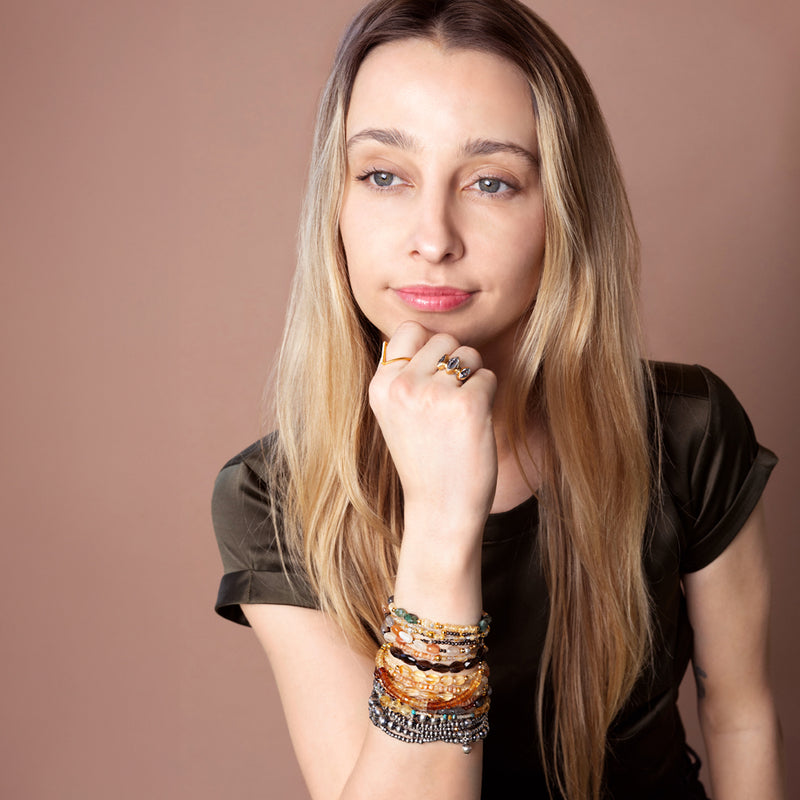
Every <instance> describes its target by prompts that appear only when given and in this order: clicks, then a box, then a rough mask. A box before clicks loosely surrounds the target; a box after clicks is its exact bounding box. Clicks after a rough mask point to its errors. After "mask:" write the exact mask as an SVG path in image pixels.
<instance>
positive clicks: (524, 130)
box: [347, 39, 536, 149]
mask: <svg viewBox="0 0 800 800" xmlns="http://www.w3.org/2000/svg"><path fill="white" fill-rule="evenodd" d="M363 128H396V129H399V130H404V131H409V132H410V133H412V134H413V135H414V136H417V137H419V138H420V139H421V140H423V141H424V140H426V139H429V138H431V139H436V140H437V141H442V140H445V141H446V140H449V139H452V138H454V137H463V136H480V137H487V138H499V139H503V140H513V141H516V142H517V143H518V144H520V145H521V146H525V147H530V148H534V149H535V144H536V121H535V117H534V113H533V102H532V99H531V92H530V87H529V85H528V82H527V81H526V79H525V77H524V76H523V75H522V73H521V72H520V71H519V69H518V68H517V67H516V66H515V65H514V64H512V63H511V62H510V61H508V60H506V59H504V58H501V57H500V56H497V55H494V54H491V53H485V52H482V51H479V50H468V49H463V48H452V47H443V46H442V45H440V44H439V43H438V42H435V41H431V40H427V39H404V40H401V41H398V42H391V43H389V44H384V45H380V46H379V47H376V48H375V49H374V50H373V51H372V52H370V53H369V55H368V56H367V57H366V58H365V59H364V62H363V63H362V64H361V67H360V69H359V71H358V74H357V75H356V80H355V83H354V85H353V91H352V95H351V99H350V106H349V109H348V114H347V136H348V137H349V136H352V135H353V134H355V133H357V132H358V131H359V130H361V129H363Z"/></svg>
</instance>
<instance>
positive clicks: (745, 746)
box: [698, 690, 785, 800]
mask: <svg viewBox="0 0 800 800" xmlns="http://www.w3.org/2000/svg"><path fill="white" fill-rule="evenodd" d="M716 706H717V707H715V703H714V702H713V701H712V702H709V699H708V698H705V699H701V700H699V702H698V711H699V715H700V724H701V727H702V731H703V739H704V740H705V744H706V749H707V751H708V757H709V771H710V774H711V788H712V792H711V793H712V796H713V797H714V800H751V799H752V800H756V799H757V800H783V798H784V797H785V789H784V779H783V745H782V737H781V731H780V724H779V721H778V717H777V714H776V712H775V706H774V702H773V699H772V696H771V694H770V693H769V691H767V690H765V691H764V692H763V693H762V696H761V697H759V698H757V699H756V700H754V701H753V702H751V703H750V704H749V708H747V709H746V710H741V709H740V710H739V711H738V713H737V711H736V709H733V710H732V709H731V707H730V705H729V707H728V708H720V703H719V701H718V702H717V703H716Z"/></svg>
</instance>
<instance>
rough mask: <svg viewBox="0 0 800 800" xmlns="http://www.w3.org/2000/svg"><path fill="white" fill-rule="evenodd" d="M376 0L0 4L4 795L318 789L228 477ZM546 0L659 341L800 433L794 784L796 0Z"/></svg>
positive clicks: (211, 794)
mask: <svg viewBox="0 0 800 800" xmlns="http://www.w3.org/2000/svg"><path fill="white" fill-rule="evenodd" d="M358 6H359V1H358V0H294V2H292V3H277V2H271V1H270V0H261V1H260V2H254V1H253V0H237V2H235V3H222V2H218V1H216V0H192V2H189V0H185V1H184V2H173V1H171V0H165V1H164V2H152V1H146V2H137V3H134V2H130V0H116V1H115V0H103V1H102V2H101V0H72V2H68V3H67V2H57V1H56V0H50V1H48V0H3V2H2V4H0V103H1V105H0V109H2V111H1V113H2V124H0V189H1V190H2V201H1V202H2V206H1V211H0V258H2V273H1V276H0V281H2V284H1V285H2V292H1V293H0V297H1V298H2V306H3V307H2V314H0V325H1V326H2V376H3V391H2V401H1V402H2V420H3V447H2V481H1V483H0V492H1V493H2V508H3V531H2V564H3V579H2V582H0V584H1V585H2V601H3V606H2V607H3V614H2V628H1V629H0V636H1V638H0V641H1V642H2V648H3V650H2V652H3V657H2V667H1V668H0V669H2V685H3V700H2V707H1V708H0V711H1V713H0V719H2V721H3V722H2V726H0V727H1V728H2V734H0V736H1V737H2V739H1V740H0V754H2V755H0V759H2V765H0V796H2V797H4V798H14V799H15V800H16V799H20V800H45V799H47V800H50V798H53V799H54V800H55V799H56V798H57V799H58V800H64V799H67V800H70V799H71V798H75V799H76V800H78V799H80V800H87V799H88V800H95V798H97V799H98V800H99V799H100V798H103V800H105V798H114V799H115V800H141V798H150V799H153V800H155V799H157V798H170V800H174V799H175V798H192V800H212V799H214V798H223V797H226V798H228V797H265V798H304V797H305V793H304V790H303V789H302V786H301V783H300V780H299V775H298V772H297V768H296V767H295V765H294V762H293V759H292V757H291V755H290V745H289V743H288V739H287V735H286V732H285V726H284V723H283V720H282V716H281V713H280V710H279V705H278V700H277V696H276V692H275V689H274V686H273V684H272V680H271V676H270V672H269V668H268V665H267V663H266V660H265V659H264V658H263V657H262V655H261V653H260V652H259V649H258V646H257V644H256V642H255V640H254V638H253V637H252V635H250V634H249V632H248V631H246V630H244V629H241V628H238V627H235V626H233V625H231V624H230V623H227V622H224V621H222V620H220V619H218V618H216V617H215V616H214V614H213V612H212V604H213V601H214V597H215V593H216V587H217V581H218V579H219V575H220V564H219V560H218V556H217V552H216V546H215V544H214V540H213V535H212V530H211V523H210V519H209V494H210V490H211V485H212V481H213V479H214V475H215V473H216V471H217V469H218V468H219V467H220V466H221V464H222V463H223V462H224V461H225V460H226V459H227V458H228V457H229V456H231V455H233V454H234V453H235V452H236V451H237V450H238V449H240V448H241V447H243V446H245V445H246V444H248V443H249V442H250V441H252V440H253V439H255V438H256V437H257V435H258V433H259V427H258V419H259V403H260V397H261V392H262V386H263V384H264V380H265V377H266V375H267V372H268V369H269V366H270V363H271V360H272V358H273V355H274V352H275V348H276V345H277V342H278V337H279V331H280V328H281V324H282V318H283V313H284V309H285V304H286V296H287V290H288V284H289V277H290V272H291V268H292V262H293V250H294V229H295V224H296V218H297V213H298V208H299V203H300V196H301V190H302V184H303V179H304V174H305V170H306V166H307V153H308V149H309V144H310V138H311V126H312V119H313V108H314V104H315V101H316V98H317V96H318V92H319V89H320V87H321V84H322V82H323V80H324V77H325V75H326V71H327V69H328V66H329V64H330V61H331V57H332V53H333V48H334V45H335V41H336V39H337V37H338V34H339V32H340V31H341V29H342V27H343V25H344V23H345V21H346V20H347V19H348V18H349V17H350V16H351V15H352V13H353V12H354V11H355V10H356V8H357V7H358ZM536 8H537V10H538V11H539V12H540V13H541V14H542V15H543V16H544V17H545V19H547V20H549V21H550V22H551V23H552V24H553V25H554V27H555V28H556V30H558V31H559V32H560V33H561V34H562V36H563V37H564V38H565V39H566V41H567V42H568V43H569V44H570V45H571V47H572V48H573V49H574V51H575V53H576V54H577V56H578V58H579V59H580V60H581V61H582V63H583V64H584V66H585V67H586V69H587V71H588V72H589V75H590V77H591V78H592V80H593V82H594V85H595V87H596V89H597V92H598V94H599V97H600V100H601V104H602V105H603V107H604V109H605V112H606V114H607V117H608V120H609V124H610V127H611V129H612V133H613V134H614V137H615V141H616V143H617V146H618V150H619V154H620V158H621V161H622V164H623V168H624V171H625V174H626V177H627V180H628V183H629V187H630V194H631V199H632V203H633V206H634V211H635V213H636V216H637V220H638V223H639V228H640V233H641V236H642V240H643V249H644V261H645V271H644V284H643V303H644V307H645V312H646V317H647V330H648V336H649V343H650V349H651V353H652V355H654V356H656V357H660V358H664V359H669V360H678V361H692V362H694V361H697V362H701V363H704V364H707V365H708V366H710V367H711V368H712V369H714V370H715V371H717V372H718V373H720V374H721V375H722V376H723V377H724V378H725V379H726V380H727V381H728V382H729V383H730V385H731V386H732V387H733V388H734V390H735V391H736V392H737V394H738V395H739V397H740V399H741V400H742V401H743V403H744V404H745V406H746V408H747V409H748V410H749V412H750V415H751V417H752V420H753V422H754V425H755V427H756V431H757V433H758V434H759V437H760V439H761V441H762V442H763V443H765V444H767V445H768V446H770V447H772V448H773V449H775V450H777V452H778V453H779V455H780V456H781V457H782V462H781V464H780V465H779V467H778V469H777V471H776V473H775V474H774V476H773V479H772V481H771V482H770V485H769V487H768V489H767V494H766V496H767V502H768V514H769V522H770V527H771V549H772V560H773V564H774V570H775V592H774V625H773V630H774V647H773V654H774V658H773V665H774V676H775V686H776V690H777V696H778V701H779V704H780V709H781V714H782V717H783V724H784V730H785V736H786V748H787V754H788V756H789V757H788V759H787V760H788V772H789V786H790V796H793V797H796V796H798V793H800V768H798V764H797V759H796V758H795V757H794V756H795V755H796V754H797V752H798V747H800V710H799V708H798V693H799V692H800V690H798V686H797V681H796V674H797V652H798V643H797V635H796V630H797V624H798V619H797V618H798V594H800V592H799V590H798V580H797V567H798V537H797V531H798V522H799V521H800V520H799V519H798V512H797V507H796V500H797V497H796V495H797V478H798V467H799V465H800V455H798V424H797V421H796V414H795V409H796V406H797V402H798V377H797V367H798V360H797V357H796V348H797V344H798V315H797V312H796V306H797V302H798V254H799V253H798V251H800V246H799V245H800V219H798V215H799V211H798V210H799V209H800V155H799V154H800V147H798V142H800V103H799V102H798V96H799V92H798V89H800V85H799V84H800V56H798V50H797V47H796V40H797V33H798V26H799V25H800V9H798V7H797V6H796V4H793V3H791V2H789V0H783V1H779V0H762V2H760V3H758V4H756V3H753V2H751V1H750V0H747V2H745V1H744V0H714V1H713V2H707V3H695V2H692V1H691V0H672V2H669V3H659V4H655V3H642V2H638V1H637V2H634V0H606V2H604V3H601V4H598V3H596V2H593V1H592V0H572V1H567V0H541V2H539V3H537V5H536ZM684 695H685V697H684V700H683V706H684V708H685V709H687V712H688V715H689V716H690V717H691V706H692V702H691V701H692V690H691V687H689V686H685V691H684ZM689 724H690V728H691V732H692V733H691V735H692V737H693V739H694V741H695V743H696V742H697V731H696V726H695V724H694V723H693V722H691V721H690V723H689Z"/></svg>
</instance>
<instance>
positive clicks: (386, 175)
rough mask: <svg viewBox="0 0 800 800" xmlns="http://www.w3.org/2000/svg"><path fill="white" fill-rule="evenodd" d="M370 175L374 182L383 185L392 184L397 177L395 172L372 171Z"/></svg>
mask: <svg viewBox="0 0 800 800" xmlns="http://www.w3.org/2000/svg"><path fill="white" fill-rule="evenodd" d="M370 176H371V177H372V182H373V183H374V184H375V185H376V186H381V187H386V186H391V185H392V184H393V183H394V179H395V178H396V177H397V176H396V175H395V174H394V173H393V172H371V173H370Z"/></svg>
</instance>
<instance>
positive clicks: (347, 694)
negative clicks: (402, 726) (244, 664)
mask: <svg viewBox="0 0 800 800" xmlns="http://www.w3.org/2000/svg"><path fill="white" fill-rule="evenodd" d="M243 609H244V612H245V615H246V616H247V618H248V620H249V621H250V624H251V625H252V626H253V629H254V630H255V632H256V635H257V636H258V638H259V640H260V642H261V644H262V645H263V647H264V649H265V651H266V653H267V656H268V658H269V661H270V664H271V666H272V671H273V673H274V675H275V680H276V682H277V685H278V690H279V692H280V696H281V702H282V704H283V710H284V714H285V715H286V721H287V724H288V726H289V732H290V734H291V737H292V744H293V745H294V750H295V755H296V756H297V760H298V763H299V764H300V769H301V770H302V773H303V777H304V778H305V781H306V785H307V786H308V790H309V793H310V795H311V797H312V798H313V800H337V798H341V800H344V799H345V798H356V799H357V800H366V798H369V800H381V799H382V798H387V799H388V798H392V799H393V800H396V798H398V797H413V798H420V799H421V798H428V797H431V798H434V797H435V798H437V800H440V799H441V798H445V799H446V798H464V799H465V800H473V799H475V800H476V799H477V798H478V797H479V796H480V775H481V759H482V747H481V746H480V745H476V746H475V747H474V748H473V750H472V752H471V753H470V754H469V755H465V754H464V753H463V752H462V750H461V748H460V747H459V746H458V745H453V744H443V743H441V742H434V743H430V744H424V745H416V744H406V743H404V742H398V741H396V740H395V739H392V738H390V737H389V736H387V735H386V734H384V733H382V732H381V731H379V730H378V729H377V728H375V727H373V726H372V725H371V724H370V722H369V719H368V716H367V698H368V697H369V693H370V690H371V688H372V673H373V670H374V667H375V664H374V661H373V659H371V658H369V657H367V656H361V655H357V654H356V653H354V652H353V651H352V650H351V649H350V648H349V647H348V646H347V645H346V643H345V641H344V639H343V637H342V634H341V632H340V631H339V629H338V628H337V627H336V625H335V624H334V623H332V622H331V621H330V620H329V619H328V618H327V617H325V615H324V614H322V612H320V611H314V610H312V609H307V608H294V607H291V606H275V605H257V606H256V605H252V606H243ZM345 787H346V788H345ZM265 788H268V787H265ZM268 796H269V792H268V791H266V792H265V797H268Z"/></svg>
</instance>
